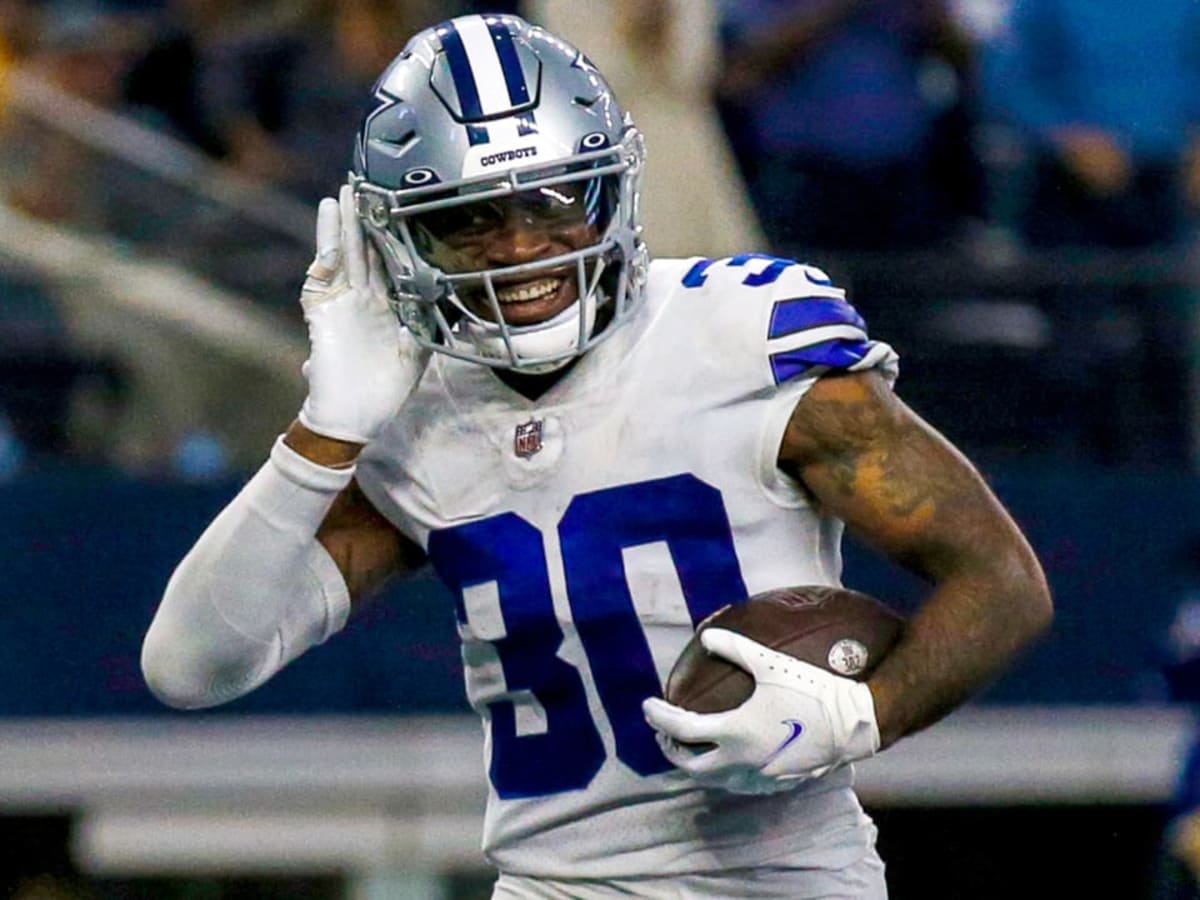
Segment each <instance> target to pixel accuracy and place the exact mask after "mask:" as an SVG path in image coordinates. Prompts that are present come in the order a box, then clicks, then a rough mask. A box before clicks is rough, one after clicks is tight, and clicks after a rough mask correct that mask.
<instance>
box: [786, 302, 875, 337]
mask: <svg viewBox="0 0 1200 900" xmlns="http://www.w3.org/2000/svg"><path fill="white" fill-rule="evenodd" d="M823 325H853V326H854V327H855V328H860V329H862V330H863V331H866V330H867V323H866V322H864V321H863V318H862V316H860V315H859V314H858V312H857V310H855V308H854V307H853V306H851V305H850V304H849V303H847V302H846V301H845V300H839V299H838V298H836V297H796V298H793V299H791V300H781V301H779V302H778V303H776V304H775V306H774V308H773V309H772V310H771V326H770V329H769V331H768V333H767V338H768V339H770V338H778V337H784V336H785V335H789V334H795V333H796V332H797V331H807V330H808V329H810V328H820V327H821V326H823Z"/></svg>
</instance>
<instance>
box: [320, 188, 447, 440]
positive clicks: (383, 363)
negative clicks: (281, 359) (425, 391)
mask: <svg viewBox="0 0 1200 900" xmlns="http://www.w3.org/2000/svg"><path fill="white" fill-rule="evenodd" d="M307 275H308V277H307V278H306V280H305V282H304V286H303V288H302V289H301V291H300V304H301V306H302V307H303V308H304V320H305V322H307V323H308V335H309V343H310V345H311V352H310V355H309V358H308V361H307V362H306V363H305V364H304V369H303V372H304V377H305V378H306V379H307V380H308V398H307V399H306V400H305V401H304V406H303V408H302V409H301V410H300V422H301V424H303V425H304V426H305V427H306V428H308V429H309V430H310V431H313V432H315V433H316V434H319V435H323V436H324V437H328V438H333V439H335V440H340V441H349V442H351V443H358V444H366V443H368V442H369V441H370V440H371V439H372V438H374V437H375V436H376V435H378V434H379V432H380V431H382V430H383V428H384V426H386V425H387V423H388V422H389V421H391V420H392V419H393V418H394V417H395V415H396V414H397V412H399V410H400V407H401V406H403V405H404V401H405V400H407V399H408V396H409V395H410V394H411V393H412V391H413V389H414V388H415V387H416V385H417V382H418V381H419V380H420V378H421V373H422V372H424V370H425V365H426V363H427V362H428V360H429V351H428V350H425V349H423V348H421V347H420V345H419V344H418V343H417V341H416V340H415V339H414V338H413V337H412V336H411V335H410V334H409V333H408V332H407V330H406V329H405V328H404V327H403V326H402V325H401V324H400V321H399V319H398V318H397V317H396V314H395V313H394V312H393V311H392V309H391V307H390V306H389V305H388V300H387V287H386V285H387V277H386V274H385V272H384V270H383V263H382V261H381V260H380V258H379V254H378V253H377V252H376V250H375V248H374V247H373V246H371V245H370V244H369V243H368V242H367V241H366V239H365V237H364V235H363V231H362V226H361V224H360V222H359V219H358V216H357V215H356V214H355V210H354V192H353V189H352V188H351V187H350V186H349V185H344V186H343V187H342V189H341V192H340V194H339V196H338V199H337V200H334V199H333V198H332V197H326V198H325V199H324V200H322V201H321V205H320V206H319V207H318V210H317V252H316V257H315V258H314V259H313V262H312V265H310V266H309V267H308V273H307Z"/></svg>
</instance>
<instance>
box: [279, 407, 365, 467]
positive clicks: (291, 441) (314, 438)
mask: <svg viewBox="0 0 1200 900" xmlns="http://www.w3.org/2000/svg"><path fill="white" fill-rule="evenodd" d="M283 443H284V444H285V445H286V446H287V447H289V448H290V449H292V450H294V451H295V452H296V453H297V454H299V455H300V456H302V457H304V458H305V459H306V460H308V461H309V462H312V463H315V464H316V465H318V466H322V467H324V468H327V469H351V468H353V467H354V465H355V463H356V462H357V461H358V456H359V454H360V453H362V449H363V446H364V444H362V443H360V442H358V441H348V440H344V439H341V438H336V437H330V436H329V435H325V434H321V433H320V432H319V431H316V430H314V429H313V428H312V427H310V426H309V425H308V424H306V423H305V422H304V421H302V420H301V419H300V418H297V419H296V420H295V421H294V422H292V424H291V425H290V426H288V430H287V432H285V434H284V436H283Z"/></svg>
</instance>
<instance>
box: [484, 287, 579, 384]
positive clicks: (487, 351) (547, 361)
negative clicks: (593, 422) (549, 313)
mask: <svg viewBox="0 0 1200 900" xmlns="http://www.w3.org/2000/svg"><path fill="white" fill-rule="evenodd" d="M596 300H597V297H596V295H595V294H592V295H591V296H589V297H588V298H587V300H586V301H584V302H581V301H579V300H576V301H575V302H574V303H572V304H571V305H570V306H568V307H567V308H566V309H564V310H563V311H562V312H560V313H558V314H557V315H555V316H553V317H552V318H549V319H547V320H546V321H545V322H539V323H538V324H537V325H528V326H525V327H524V328H516V327H513V326H508V328H507V331H508V339H509V341H510V342H511V344H512V349H513V354H514V355H515V356H516V365H515V366H513V368H517V369H519V370H520V371H522V372H529V373H531V374H534V375H540V374H543V373H545V372H553V371H554V370H555V369H561V368H562V367H563V366H565V365H566V364H567V363H569V362H570V361H571V360H572V359H574V358H575V356H577V355H578V354H579V352H580V341H579V309H580V306H581V305H582V306H583V308H584V315H585V316H587V328H586V330H585V332H584V336H585V338H590V337H591V335H592V329H593V328H595V327H596ZM463 335H464V336H465V337H466V339H467V340H468V341H470V342H471V343H472V344H473V345H474V346H475V349H476V350H477V351H478V352H479V354H480V355H481V356H486V357H489V358H491V359H502V360H508V358H509V356H508V347H507V346H506V345H505V343H504V335H503V334H502V332H501V328H500V327H498V326H496V325H493V324H491V323H481V322H474V321H471V320H465V321H464V322H463Z"/></svg>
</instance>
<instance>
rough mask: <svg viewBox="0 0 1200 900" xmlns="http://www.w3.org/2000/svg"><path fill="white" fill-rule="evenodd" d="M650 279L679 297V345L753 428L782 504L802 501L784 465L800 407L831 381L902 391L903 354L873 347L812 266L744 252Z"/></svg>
mask: <svg viewBox="0 0 1200 900" xmlns="http://www.w3.org/2000/svg"><path fill="white" fill-rule="evenodd" d="M651 272H652V278H653V277H654V276H655V275H657V277H659V278H661V279H662V280H663V283H664V286H663V288H660V289H659V290H660V291H662V292H663V293H669V292H670V291H672V290H674V291H676V292H677V293H676V298H675V300H674V301H673V302H671V303H669V304H667V306H666V309H665V315H666V316H667V317H669V318H670V319H671V320H672V321H671V324H670V326H669V327H670V329H671V330H672V331H673V332H674V333H675V334H676V336H677V337H676V342H677V343H678V342H679V341H680V340H689V341H691V342H692V344H693V348H692V352H694V353H696V354H697V355H699V356H702V357H708V358H709V359H710V363H709V365H707V366H703V367H702V374H701V375H700V376H699V378H698V382H699V383H701V384H703V385H704V387H703V389H704V390H705V391H708V392H718V393H723V394H724V396H723V397H722V403H723V404H724V405H725V406H726V407H727V408H732V407H734V406H735V405H737V406H738V408H740V409H742V410H743V411H744V412H745V414H746V415H748V416H750V417H751V418H753V419H754V427H756V428H757V430H758V433H759V440H758V442H757V445H756V447H755V452H756V457H757V459H756V467H757V472H758V479H759V481H760V483H761V485H762V486H763V487H764V488H765V489H766V490H767V492H768V494H769V495H771V496H773V497H775V498H776V499H777V500H778V501H779V502H782V503H785V504H789V505H791V504H795V503H797V502H799V496H800V494H801V493H802V490H801V489H800V488H799V486H798V485H796V484H795V483H794V482H793V481H792V480H791V479H790V478H788V477H787V476H786V475H785V474H784V473H783V472H781V471H780V470H779V468H778V465H777V458H778V451H779V445H780V442H781V441H782V439H783V432H784V430H785V429H786V427H787V423H788V420H789V419H790V418H791V415H792V411H793V409H794V408H795V406H796V403H797V402H799V400H800V398H801V397H803V396H804V394H805V393H807V392H808V390H809V388H811V387H812V385H813V384H814V383H816V381H817V379H818V378H821V377H822V376H824V375H828V374H832V373H839V372H859V371H864V370H866V369H877V370H879V371H880V372H881V373H882V374H883V375H884V377H885V378H886V379H887V381H888V383H889V384H893V383H895V380H896V377H897V375H898V373H899V358H898V356H897V355H896V352H895V350H893V349H892V347H891V346H890V345H888V344H886V343H884V342H882V341H877V340H874V339H872V338H871V337H870V335H869V334H868V332H867V325H866V322H865V321H864V320H863V317H862V316H861V315H860V314H859V313H858V311H857V310H856V309H855V308H854V307H853V306H852V305H851V304H850V302H849V301H848V300H847V299H846V292H845V291H844V290H843V289H842V288H839V287H837V286H836V285H834V283H833V282H832V280H831V279H830V278H829V276H828V275H826V274H825V272H823V271H822V270H821V269H819V268H817V267H815V266H812V265H808V264H806V263H800V262H796V261H795V260H791V259H784V258H780V257H774V256H768V255H766V254H762V253H746V254H741V255H739V256H733V257H726V258H724V259H691V260H671V261H665V262H664V263H662V264H661V265H660V266H659V267H658V268H657V270H656V269H654V268H652V270H651ZM668 285H670V286H671V287H668ZM652 287H653V282H652ZM684 335H686V337H681V336H684ZM685 352H686V351H685Z"/></svg>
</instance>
